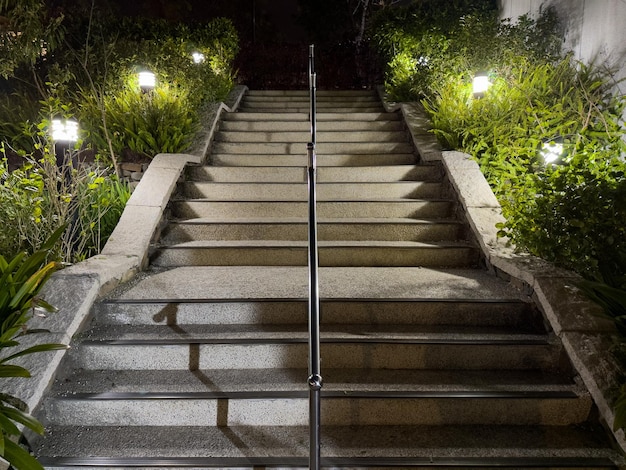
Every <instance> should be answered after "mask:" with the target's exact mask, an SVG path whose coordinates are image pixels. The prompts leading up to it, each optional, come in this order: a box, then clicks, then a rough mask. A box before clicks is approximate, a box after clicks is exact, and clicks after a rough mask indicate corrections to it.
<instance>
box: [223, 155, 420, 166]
mask: <svg viewBox="0 0 626 470" xmlns="http://www.w3.org/2000/svg"><path fill="white" fill-rule="evenodd" d="M416 161H417V158H416V156H415V155H414V154H413V153H392V154H370V155H367V154H363V155H347V154H343V155H320V154H318V155H317V165H318V168H319V167H323V166H333V167H335V166H347V167H359V166H372V165H381V166H383V165H413V164H415V162H416ZM211 162H212V163H213V164H214V165H223V166H234V167H237V166H244V167H254V166H276V167H280V166H287V167H299V168H306V165H307V157H306V154H305V153H301V154H300V155H261V154H256V155H252V154H247V155H246V154H239V155H235V154H224V153H221V154H220V153H214V154H212V156H211Z"/></svg>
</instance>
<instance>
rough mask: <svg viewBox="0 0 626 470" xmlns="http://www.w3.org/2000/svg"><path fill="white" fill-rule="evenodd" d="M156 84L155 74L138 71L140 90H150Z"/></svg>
mask: <svg viewBox="0 0 626 470" xmlns="http://www.w3.org/2000/svg"><path fill="white" fill-rule="evenodd" d="M155 86H156V76H155V75H154V74H153V73H152V72H147V71H146V72H139V87H140V88H141V90H142V91H149V90H152V89H153V88H154V87H155Z"/></svg>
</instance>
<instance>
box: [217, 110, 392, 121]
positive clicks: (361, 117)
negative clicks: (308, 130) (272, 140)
mask: <svg viewBox="0 0 626 470" xmlns="http://www.w3.org/2000/svg"><path fill="white" fill-rule="evenodd" d="M401 120H402V116H401V115H400V114H396V113H385V112H380V110H376V111H374V112H364V111H363V110H359V111H358V112H355V111H353V110H350V111H348V112H337V111H336V110H332V111H328V110H325V111H324V112H319V111H318V113H317V119H316V121H317V122H318V123H321V122H326V121H332V122H335V121H351V122H354V121H365V122H371V121H401ZM223 121H225V122H231V121H255V122H259V121H285V122H294V121H298V122H306V123H309V122H310V121H309V110H308V108H307V109H306V110H303V111H302V112H300V113H296V112H289V113H287V112H283V111H281V110H274V111H272V112H267V113H262V112H258V111H257V112H242V111H241V110H238V112H236V113H227V114H224V115H223Z"/></svg>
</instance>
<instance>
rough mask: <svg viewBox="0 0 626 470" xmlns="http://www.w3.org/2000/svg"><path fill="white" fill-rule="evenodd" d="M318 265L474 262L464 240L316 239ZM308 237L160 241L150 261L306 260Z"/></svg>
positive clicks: (473, 254) (473, 253)
mask: <svg viewBox="0 0 626 470" xmlns="http://www.w3.org/2000/svg"><path fill="white" fill-rule="evenodd" d="M318 246H319V250H318V256H319V265H320V266H427V267H468V266H474V265H475V264H476V263H477V262H478V252H477V250H476V248H474V247H473V246H471V245H469V244H467V243H465V242H455V241H452V242H429V243H426V242H406V241H405V242H402V241H390V242H385V241H320V242H319V244H318ZM307 262H308V242H306V241H281V240H278V241H276V240H227V241H212V240H210V241H202V240H201V241H198V240H196V241H190V242H183V243H178V244H175V245H159V246H157V247H155V249H154V252H153V254H152V256H151V263H152V264H153V265H154V266H161V267H173V266H249V265H252V266H306V265H307Z"/></svg>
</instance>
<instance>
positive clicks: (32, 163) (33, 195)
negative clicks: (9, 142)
mask: <svg viewBox="0 0 626 470" xmlns="http://www.w3.org/2000/svg"><path fill="white" fill-rule="evenodd" d="M26 161H27V162H28V163H27V164H25V165H24V166H22V167H21V168H19V169H17V170H14V171H9V170H8V168H7V161H6V158H5V159H2V160H0V220H2V223H3V224H4V227H5V229H3V230H2V232H0V253H2V254H4V255H5V256H8V257H12V256H15V255H16V254H17V253H19V252H21V251H26V252H29V253H32V252H34V251H36V250H38V249H39V247H40V246H42V245H43V243H44V242H45V240H46V239H48V238H49V237H50V236H51V234H52V233H53V232H55V231H56V230H57V229H58V227H60V226H62V225H64V224H67V229H66V230H65V231H64V233H63V235H62V237H61V238H60V241H59V243H58V244H57V245H56V246H55V247H54V248H53V252H54V253H55V256H56V257H58V258H61V259H63V260H64V261H67V262H75V261H79V260H81V259H84V258H86V257H89V256H92V255H94V254H97V253H99V252H100V250H101V249H102V247H103V246H104V243H106V240H107V239H108V237H109V236H110V235H111V233H112V232H113V229H114V228H115V225H116V224H117V221H118V220H119V217H120V216H121V214H122V211H123V210H124V206H125V205H126V202H127V201H128V198H129V197H130V189H129V187H128V185H127V184H126V183H122V182H120V181H119V180H118V178H117V177H116V176H115V175H108V173H107V171H105V170H88V169H87V168H85V167H83V166H77V167H73V166H72V165H71V162H68V164H67V165H66V166H64V167H58V166H57V164H56V161H55V160H54V156H53V155H50V154H47V155H44V156H43V157H41V158H39V160H35V159H33V158H32V156H31V157H29V158H28V159H27V160H26Z"/></svg>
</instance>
